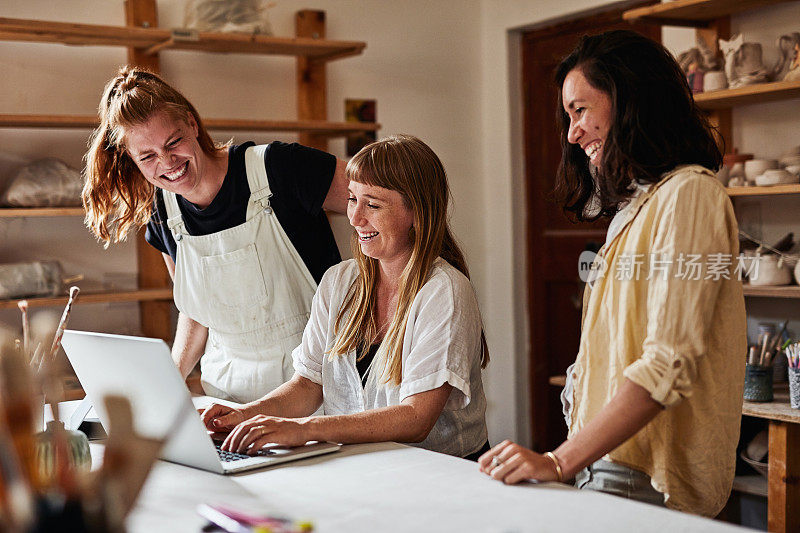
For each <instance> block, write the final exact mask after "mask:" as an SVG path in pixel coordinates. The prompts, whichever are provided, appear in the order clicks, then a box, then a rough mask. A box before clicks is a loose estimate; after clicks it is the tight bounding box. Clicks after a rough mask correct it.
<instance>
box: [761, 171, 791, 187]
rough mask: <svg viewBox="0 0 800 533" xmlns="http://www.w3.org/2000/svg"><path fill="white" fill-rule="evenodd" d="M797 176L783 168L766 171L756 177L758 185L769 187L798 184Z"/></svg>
mask: <svg viewBox="0 0 800 533" xmlns="http://www.w3.org/2000/svg"><path fill="white" fill-rule="evenodd" d="M797 181H798V179H797V176H796V175H794V174H792V173H791V172H789V171H788V170H784V169H782V168H776V169H770V170H765V171H764V173H763V174H761V175H760V176H757V177H756V185H758V186H759V187H769V186H771V185H787V184H790V183H797Z"/></svg>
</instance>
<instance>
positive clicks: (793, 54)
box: [772, 32, 800, 81]
mask: <svg viewBox="0 0 800 533" xmlns="http://www.w3.org/2000/svg"><path fill="white" fill-rule="evenodd" d="M777 45H778V55H779V57H778V62H777V63H775V66H774V67H773V68H772V79H773V80H774V81H780V80H786V81H793V80H798V79H800V33H798V32H794V33H787V34H786V35H781V36H780V37H779V38H778V42H777Z"/></svg>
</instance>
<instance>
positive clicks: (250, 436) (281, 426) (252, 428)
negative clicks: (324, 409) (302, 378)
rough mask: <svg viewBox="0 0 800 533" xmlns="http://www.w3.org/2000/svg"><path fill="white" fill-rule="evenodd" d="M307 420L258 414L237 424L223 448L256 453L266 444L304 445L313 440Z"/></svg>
mask: <svg viewBox="0 0 800 533" xmlns="http://www.w3.org/2000/svg"><path fill="white" fill-rule="evenodd" d="M305 420H306V419H304V418H279V417H275V416H266V415H256V416H254V417H253V418H251V419H249V420H247V421H245V422H243V423H241V424H239V425H238V426H236V427H235V428H234V429H233V431H231V433H230V434H229V435H228V437H227V438H226V439H225V442H223V443H222V449H223V450H226V451H232V452H237V453H249V454H251V455H254V454H256V453H258V450H260V449H261V448H262V447H263V446H264V445H266V444H282V445H284V446H302V445H303V444H305V443H306V442H308V441H309V440H313V439H311V438H310V437H309V435H308V434H307V433H308V432H307V429H306V425H305V424H303V422H304V421H305Z"/></svg>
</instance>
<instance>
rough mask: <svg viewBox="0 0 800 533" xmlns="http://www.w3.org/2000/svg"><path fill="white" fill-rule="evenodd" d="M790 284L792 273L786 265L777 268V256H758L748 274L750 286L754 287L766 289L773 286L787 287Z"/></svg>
mask: <svg viewBox="0 0 800 533" xmlns="http://www.w3.org/2000/svg"><path fill="white" fill-rule="evenodd" d="M791 282H792V272H791V271H790V270H789V267H788V266H786V264H785V263H784V264H781V266H780V268H779V267H778V256H776V255H773V254H769V255H760V256H758V257H757V258H756V264H755V265H754V268H753V269H752V271H751V272H750V285H752V286H754V287H767V286H774V285H789V284H790V283H791Z"/></svg>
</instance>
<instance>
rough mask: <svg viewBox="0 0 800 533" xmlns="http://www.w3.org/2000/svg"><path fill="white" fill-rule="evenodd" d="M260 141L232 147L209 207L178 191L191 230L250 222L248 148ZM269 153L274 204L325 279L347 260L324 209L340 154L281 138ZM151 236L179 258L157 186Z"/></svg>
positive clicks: (294, 239)
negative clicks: (248, 215) (190, 199)
mask: <svg viewBox="0 0 800 533" xmlns="http://www.w3.org/2000/svg"><path fill="white" fill-rule="evenodd" d="M254 144H255V143H252V142H247V143H244V144H240V145H233V146H231V147H230V148H229V149H228V171H227V174H225V180H224V181H223V183H222V187H221V188H220V190H219V192H218V193H217V196H216V197H215V198H214V200H213V201H212V202H211V204H209V205H208V207H206V208H205V209H200V208H198V207H197V206H196V205H194V204H193V203H191V202H189V201H188V200H186V199H185V198H183V197H182V196H180V195H178V196H177V200H178V207H179V208H180V211H181V215H183V221H184V224H185V226H186V231H188V232H189V235H208V234H211V233H217V232H219V231H222V230H226V229H229V228H232V227H234V226H238V225H240V224H243V223H244V222H245V220H246V218H247V202H248V200H249V199H250V186H249V184H248V183H247V173H246V172H245V162H244V152H245V150H246V149H247V148H248V147H250V146H253V145H254ZM264 158H265V161H266V166H267V177H268V179H269V187H270V190H271V191H272V198H270V206H271V207H272V209H273V211H274V212H275V215H276V216H277V217H278V222H279V223H280V225H281V227H283V230H284V231H285V232H286V235H287V236H288V237H289V240H290V241H291V243H292V245H294V247H295V249H296V250H297V252H298V253H299V254H300V257H301V258H302V259H303V262H304V263H305V264H306V267H308V270H309V271H310V272H311V275H312V276H313V277H314V279H315V280H316V281H317V283H319V282H320V280H321V279H322V275H323V274H324V273H325V271H326V270H327V269H328V268H329V267H331V266H332V265H335V264H336V263H339V262H340V261H341V260H342V258H341V256H340V255H339V249H338V248H337V247H336V241H334V239H333V232H332V231H331V227H330V225H329V224H328V218H327V217H326V216H325V212H324V211H323V210H322V203H323V202H324V201H325V196H326V195H327V194H328V189H329V188H330V186H331V182H332V181H333V175H334V172H335V171H336V157H334V156H332V155H331V154H328V153H326V152H322V151H320V150H315V149H314V148H308V147H306V146H302V145H299V144H297V143H292V144H287V143H283V142H278V141H275V142H272V143H270V144H269V146H268V148H267V151H266V154H265V155H264ZM145 239H146V240H147V242H148V243H150V244H151V245H152V246H154V247H155V248H156V249H158V250H160V251H161V252H162V253H166V254H169V255H170V257H172V260H173V261H175V256H176V251H177V247H176V244H175V240H174V239H173V238H172V234H171V233H170V231H169V227H168V226H167V209H166V207H165V206H164V197H163V195H162V191H161V189H157V190H156V195H155V201H154V209H153V215H152V217H150V222H149V223H148V224H147V231H146V232H145Z"/></svg>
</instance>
